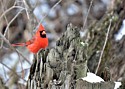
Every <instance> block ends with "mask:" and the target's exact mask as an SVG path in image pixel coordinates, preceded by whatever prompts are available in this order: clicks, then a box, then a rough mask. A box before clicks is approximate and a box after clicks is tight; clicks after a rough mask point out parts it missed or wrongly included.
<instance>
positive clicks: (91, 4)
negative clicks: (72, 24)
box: [83, 0, 94, 30]
mask: <svg viewBox="0 0 125 89" xmlns="http://www.w3.org/2000/svg"><path fill="white" fill-rule="evenodd" d="M93 1H94V0H91V2H90V6H89V8H88V11H87V15H86V17H85V20H84V21H83V22H84V23H83V30H84V28H85V25H86V22H87V19H88V16H89V12H90V10H91V7H92V4H93Z"/></svg>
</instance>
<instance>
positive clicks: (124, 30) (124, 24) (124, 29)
mask: <svg viewBox="0 0 125 89" xmlns="http://www.w3.org/2000/svg"><path fill="white" fill-rule="evenodd" d="M124 35H125V19H124V20H123V22H122V26H121V28H120V30H119V31H118V33H117V34H115V40H116V41H119V40H121V39H122V37H123V36H124Z"/></svg>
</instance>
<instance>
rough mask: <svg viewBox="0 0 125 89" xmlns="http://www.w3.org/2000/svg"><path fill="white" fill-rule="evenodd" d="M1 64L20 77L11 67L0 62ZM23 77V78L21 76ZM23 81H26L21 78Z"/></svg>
mask: <svg viewBox="0 0 125 89" xmlns="http://www.w3.org/2000/svg"><path fill="white" fill-rule="evenodd" d="M0 63H1V64H2V65H3V66H5V67H6V68H7V69H9V70H10V71H12V72H13V73H14V74H16V75H17V76H18V77H19V78H21V77H20V76H19V75H18V74H17V73H16V72H15V71H14V70H13V69H11V68H10V67H8V66H7V65H5V64H4V63H3V62H0ZM21 79H23V78H21ZM23 80H24V81H26V80H25V79H23Z"/></svg>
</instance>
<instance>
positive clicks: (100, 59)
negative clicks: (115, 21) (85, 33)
mask: <svg viewBox="0 0 125 89" xmlns="http://www.w3.org/2000/svg"><path fill="white" fill-rule="evenodd" d="M111 22H112V20H110V23H109V27H108V30H107V34H106V38H105V42H104V45H103V48H102V51H101V55H100V57H99V62H98V66H97V68H96V71H95V74H97V72H98V69H99V66H100V63H101V61H102V55H103V52H104V49H105V46H106V43H107V40H108V35H109V30H110V28H111Z"/></svg>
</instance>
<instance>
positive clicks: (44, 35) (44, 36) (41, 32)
mask: <svg viewBox="0 0 125 89" xmlns="http://www.w3.org/2000/svg"><path fill="white" fill-rule="evenodd" d="M44 31H45V30H43V31H40V37H42V38H46V34H43V32H44Z"/></svg>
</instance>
